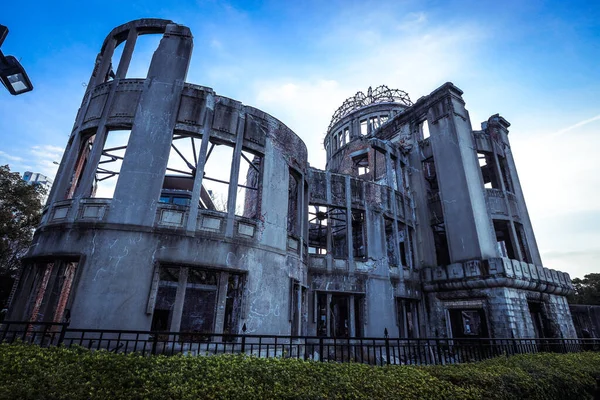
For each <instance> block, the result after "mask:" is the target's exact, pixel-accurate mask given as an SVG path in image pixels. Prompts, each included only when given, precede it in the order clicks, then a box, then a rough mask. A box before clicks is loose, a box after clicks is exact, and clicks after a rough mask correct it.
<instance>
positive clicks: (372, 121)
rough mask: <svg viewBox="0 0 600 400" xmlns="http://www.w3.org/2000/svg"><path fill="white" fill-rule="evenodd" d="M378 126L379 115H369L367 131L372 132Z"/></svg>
mask: <svg viewBox="0 0 600 400" xmlns="http://www.w3.org/2000/svg"><path fill="white" fill-rule="evenodd" d="M378 128H379V117H377V116H374V117H369V133H373V131H375V130H376V129H378Z"/></svg>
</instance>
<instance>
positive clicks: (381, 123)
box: [379, 114, 389, 126]
mask: <svg viewBox="0 0 600 400" xmlns="http://www.w3.org/2000/svg"><path fill="white" fill-rule="evenodd" d="M388 119H389V116H388V115H387V114H383V115H380V116H379V121H381V122H380V125H379V126H381V125H383V124H385V123H386V122H387V121H388Z"/></svg>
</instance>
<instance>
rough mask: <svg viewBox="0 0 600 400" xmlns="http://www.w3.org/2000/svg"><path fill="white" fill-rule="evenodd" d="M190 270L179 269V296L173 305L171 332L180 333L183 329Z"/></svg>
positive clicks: (177, 295)
mask: <svg viewBox="0 0 600 400" xmlns="http://www.w3.org/2000/svg"><path fill="white" fill-rule="evenodd" d="M187 278H188V269H187V268H180V269H179V281H178V282H177V294H176V295H175V303H174V304H173V316H172V317H171V329H170V330H171V332H179V330H180V327H181V316H182V315H183V303H184V301H185V288H186V286H187Z"/></svg>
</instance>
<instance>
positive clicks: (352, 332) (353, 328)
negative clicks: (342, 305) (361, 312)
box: [348, 294, 357, 337]
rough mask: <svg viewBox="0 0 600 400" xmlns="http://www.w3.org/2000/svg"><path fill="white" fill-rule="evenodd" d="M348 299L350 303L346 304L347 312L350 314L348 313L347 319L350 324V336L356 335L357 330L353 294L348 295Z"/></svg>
mask: <svg viewBox="0 0 600 400" xmlns="http://www.w3.org/2000/svg"><path fill="white" fill-rule="evenodd" d="M348 301H349V302H350V304H349V305H348V314H350V315H348V321H349V324H350V326H349V330H350V332H349V334H350V337H356V331H357V329H356V328H357V326H356V318H355V316H356V310H355V307H354V295H353V294H351V295H350V299H349V300H348Z"/></svg>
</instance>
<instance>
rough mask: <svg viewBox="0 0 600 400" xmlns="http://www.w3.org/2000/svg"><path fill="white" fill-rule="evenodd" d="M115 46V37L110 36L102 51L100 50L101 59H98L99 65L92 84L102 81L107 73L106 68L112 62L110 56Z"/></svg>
mask: <svg viewBox="0 0 600 400" xmlns="http://www.w3.org/2000/svg"><path fill="white" fill-rule="evenodd" d="M115 47H117V41H116V40H115V38H111V39H110V40H108V41H107V44H106V47H105V48H104V51H102V59H101V61H100V66H99V67H98V70H97V71H96V78H95V79H94V83H93V86H97V85H99V84H101V83H104V78H106V74H107V73H108V69H109V68H110V64H111V63H112V56H113V53H114V52H115Z"/></svg>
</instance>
